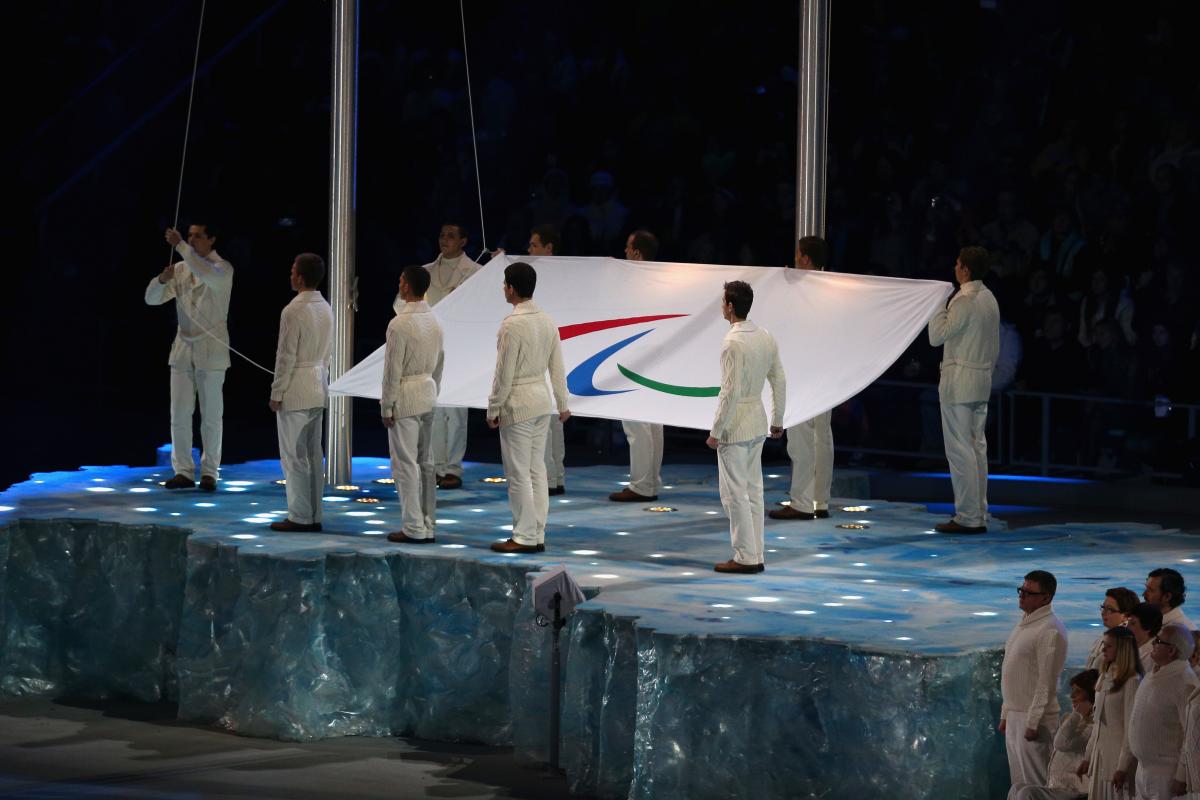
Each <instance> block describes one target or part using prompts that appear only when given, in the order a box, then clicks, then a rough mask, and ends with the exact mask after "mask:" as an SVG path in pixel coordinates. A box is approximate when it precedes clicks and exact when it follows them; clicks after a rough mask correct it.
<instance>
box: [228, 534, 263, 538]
mask: <svg viewBox="0 0 1200 800" xmlns="http://www.w3.org/2000/svg"><path fill="white" fill-rule="evenodd" d="M233 538H234V539H257V538H258V536H256V535H255V534H253V533H235V534H234V535H233Z"/></svg>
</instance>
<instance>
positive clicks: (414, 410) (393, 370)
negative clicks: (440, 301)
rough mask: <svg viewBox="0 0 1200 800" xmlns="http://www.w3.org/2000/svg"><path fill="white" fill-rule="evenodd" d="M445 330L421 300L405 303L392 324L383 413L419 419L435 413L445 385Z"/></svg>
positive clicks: (385, 359)
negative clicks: (443, 371) (440, 393)
mask: <svg viewBox="0 0 1200 800" xmlns="http://www.w3.org/2000/svg"><path fill="white" fill-rule="evenodd" d="M444 358H445V353H444V352H443V351H442V326H441V325H439V324H438V321H437V318H435V317H434V316H433V311H432V310H431V309H430V308H429V303H427V302H425V301H424V300H419V301H417V302H414V303H405V304H404V305H403V306H402V307H401V308H400V310H399V311H398V312H397V313H396V316H395V318H394V319H393V320H392V321H391V322H390V323H389V324H388V328H387V348H386V349H385V350H384V356H383V392H382V394H381V395H380V400H379V407H380V413H381V414H382V415H383V416H385V417H415V416H419V415H421V414H425V413H427V412H429V411H432V410H433V407H434V406H435V405H436V404H437V396H438V388H439V387H440V386H441V383H442V365H443V363H444V361H443V359H444Z"/></svg>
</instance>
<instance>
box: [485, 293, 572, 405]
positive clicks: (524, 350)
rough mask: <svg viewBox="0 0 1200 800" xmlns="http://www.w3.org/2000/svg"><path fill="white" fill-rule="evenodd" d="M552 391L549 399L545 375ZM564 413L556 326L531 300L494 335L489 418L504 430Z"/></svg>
mask: <svg viewBox="0 0 1200 800" xmlns="http://www.w3.org/2000/svg"><path fill="white" fill-rule="evenodd" d="M547 371H549V373H550V386H551V388H552V389H553V391H554V399H553V401H551V397H550V392H549V391H547V389H546V372H547ZM555 406H557V409H558V412H559V413H562V412H563V411H566V410H567V380H566V375H565V373H564V372H563V360H562V345H561V342H560V341H559V338H558V326H557V325H555V324H554V320H552V319H551V318H550V315H549V314H546V313H545V312H544V311H542V310H541V309H540V308H538V307H537V305H536V304H535V303H534V302H533V301H532V300H526V301H524V302H522V303H518V304H517V305H516V306H515V307H514V308H513V310H512V313H511V314H509V315H508V316H507V317H505V318H504V321H503V322H501V323H500V332H499V333H498V334H497V335H496V374H495V377H494V378H493V379H492V393H491V395H490V396H489V397H488V411H487V414H488V419H496V418H497V417H498V418H499V419H500V424H501V425H502V426H507V425H515V424H516V423H518V422H525V421H526V420H531V419H534V418H535V417H542V416H546V415H548V414H553V413H554V410H555Z"/></svg>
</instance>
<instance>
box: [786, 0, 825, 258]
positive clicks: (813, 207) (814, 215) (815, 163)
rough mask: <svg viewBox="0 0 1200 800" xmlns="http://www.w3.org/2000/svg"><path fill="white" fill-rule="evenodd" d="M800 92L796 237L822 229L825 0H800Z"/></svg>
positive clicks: (823, 224) (823, 221)
mask: <svg viewBox="0 0 1200 800" xmlns="http://www.w3.org/2000/svg"><path fill="white" fill-rule="evenodd" d="M799 96H800V97H799V100H800V102H799V115H798V119H797V126H796V241H799V240H800V239H801V238H802V237H804V236H824V235H825V163H826V159H827V142H828V127H829V0H801V2H800V80H799ZM793 244H794V243H793Z"/></svg>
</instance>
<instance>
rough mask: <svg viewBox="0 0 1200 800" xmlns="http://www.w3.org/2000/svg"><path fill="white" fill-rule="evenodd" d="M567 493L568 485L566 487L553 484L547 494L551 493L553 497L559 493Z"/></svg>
mask: <svg viewBox="0 0 1200 800" xmlns="http://www.w3.org/2000/svg"><path fill="white" fill-rule="evenodd" d="M566 493H567V487H565V486H551V487H550V489H549V490H548V491H547V494H549V495H550V496H551V497H554V496H555V495H558V494H566Z"/></svg>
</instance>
